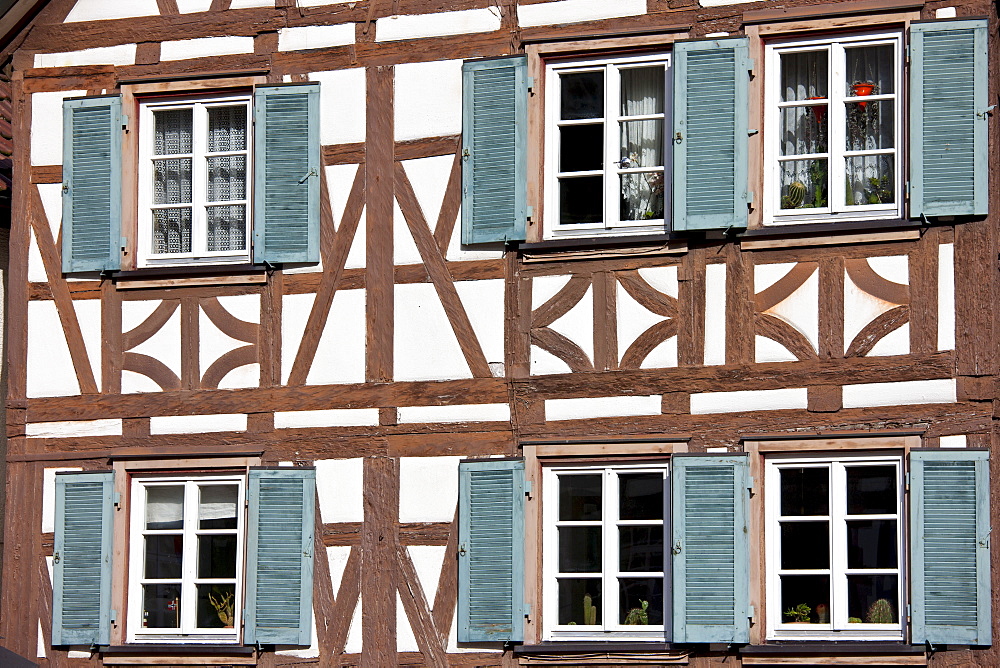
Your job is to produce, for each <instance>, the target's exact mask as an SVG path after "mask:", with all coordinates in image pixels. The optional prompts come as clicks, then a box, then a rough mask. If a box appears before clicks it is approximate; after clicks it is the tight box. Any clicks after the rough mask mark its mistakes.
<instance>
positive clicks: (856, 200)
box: [846, 155, 896, 204]
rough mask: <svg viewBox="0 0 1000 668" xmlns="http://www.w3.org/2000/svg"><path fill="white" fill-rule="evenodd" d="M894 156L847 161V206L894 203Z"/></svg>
mask: <svg viewBox="0 0 1000 668" xmlns="http://www.w3.org/2000/svg"><path fill="white" fill-rule="evenodd" d="M895 161H896V160H895V156H892V155H867V156H856V157H853V158H848V159H847V163H846V165H847V192H846V197H847V198H848V202H847V203H848V204H889V203H892V202H895V201H896V194H895V192H894V191H895V185H896V174H895V171H894V169H893V167H894V164H895Z"/></svg>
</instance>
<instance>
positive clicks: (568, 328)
mask: <svg viewBox="0 0 1000 668" xmlns="http://www.w3.org/2000/svg"><path fill="white" fill-rule="evenodd" d="M549 329H551V330H554V331H556V332H558V333H560V334H562V335H563V336H565V337H566V338H567V339H569V340H570V341H572V342H573V343H575V344H576V345H578V346H580V349H581V350H583V353H584V354H585V355H586V356H587V357H588V358H589V359H590V360H593V359H594V290H593V287H588V288H587V291H586V292H585V293H584V295H583V297H581V298H580V301H578V302H577V303H576V304H575V305H574V306H573V308H571V309H570V310H569V311H567V312H566V313H565V314H564V315H563V316H562V317H561V318H559V319H558V320H556V321H555V322H553V323H552V324H550V325H549Z"/></svg>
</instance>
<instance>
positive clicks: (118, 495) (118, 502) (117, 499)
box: [111, 492, 122, 508]
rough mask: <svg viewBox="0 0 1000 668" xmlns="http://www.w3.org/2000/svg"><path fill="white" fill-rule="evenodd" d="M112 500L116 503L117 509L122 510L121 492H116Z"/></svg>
mask: <svg viewBox="0 0 1000 668" xmlns="http://www.w3.org/2000/svg"><path fill="white" fill-rule="evenodd" d="M111 498H112V500H113V501H114V504H115V508H121V505H122V493H121V492H115V493H114V495H113V496H112V497H111Z"/></svg>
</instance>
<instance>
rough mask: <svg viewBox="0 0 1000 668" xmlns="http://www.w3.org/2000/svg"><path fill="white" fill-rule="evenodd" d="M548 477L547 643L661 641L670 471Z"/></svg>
mask: <svg viewBox="0 0 1000 668" xmlns="http://www.w3.org/2000/svg"><path fill="white" fill-rule="evenodd" d="M543 475H544V478H543V486H544V489H545V499H544V501H543V513H544V521H543V529H542V531H543V541H544V548H543V552H542V553H543V557H542V559H543V570H544V585H543V592H542V598H543V600H544V604H545V610H544V619H545V620H546V621H545V623H546V629H547V633H548V635H549V637H551V638H559V637H563V638H572V637H636V638H642V637H646V638H654V637H658V638H660V639H662V638H663V637H664V618H665V616H664V611H665V609H666V604H665V601H666V598H665V591H666V589H667V588H666V586H665V584H666V583H665V576H664V571H665V570H666V562H665V559H666V558H667V555H666V552H665V550H664V545H665V538H664V531H665V524H664V520H665V518H666V508H667V505H666V503H667V498H668V496H669V490H668V489H667V468H666V466H665V465H637V466H609V467H586V468H547V469H545V472H544V474H543Z"/></svg>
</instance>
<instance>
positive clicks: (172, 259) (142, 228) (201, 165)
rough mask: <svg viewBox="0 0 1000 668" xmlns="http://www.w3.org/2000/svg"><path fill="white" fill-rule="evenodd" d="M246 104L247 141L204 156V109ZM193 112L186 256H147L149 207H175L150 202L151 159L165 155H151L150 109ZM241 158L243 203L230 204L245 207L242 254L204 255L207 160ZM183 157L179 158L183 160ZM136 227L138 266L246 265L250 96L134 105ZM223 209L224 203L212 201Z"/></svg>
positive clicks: (150, 233) (250, 182) (250, 188)
mask: <svg viewBox="0 0 1000 668" xmlns="http://www.w3.org/2000/svg"><path fill="white" fill-rule="evenodd" d="M241 103H242V104H244V105H246V123H247V125H246V127H247V133H246V137H247V143H246V149H245V150H244V151H223V152H217V153H212V154H209V153H208V150H207V148H208V147H207V143H208V111H207V110H208V109H209V108H210V107H228V106H234V105H235V104H241ZM189 108H190V109H193V114H192V116H193V123H192V138H191V141H192V145H191V199H192V202H191V208H192V211H191V252H190V253H154V252H153V209H154V208H176V207H172V206H171V205H157V204H153V159H154V158H155V159H162V158H164V157H170V156H154V142H155V132H154V127H155V126H154V119H153V112H154V111H167V110H171V109H189ZM237 154H245V155H246V193H245V194H246V199H245V200H234V201H233V202H232V203H233V204H244V205H245V206H246V240H245V243H244V250H237V251H209V250H208V249H207V240H208V218H207V215H206V212H205V207H206V204H207V203H208V202H207V190H208V167H207V160H206V158H207V156H208V155H213V156H225V155H237ZM186 156H187V154H184V155H183V156H182V157H186ZM138 173H139V177H138V178H139V192H138V206H139V229H138V235H137V238H138V239H137V240H138V245H137V255H138V266H139V267H143V268H144V267H158V266H179V265H180V266H183V265H194V264H230V263H233V264H236V263H245V262H249V261H250V257H251V255H250V253H251V242H252V238H253V184H254V180H253V98H252V95H251V94H250V93H240V94H235V95H226V96H193V97H184V98H166V99H163V98H151V99H145V100H142V101H140V103H139V170H138ZM212 204H213V205H220V206H221V205H225V204H226V202H212Z"/></svg>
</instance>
